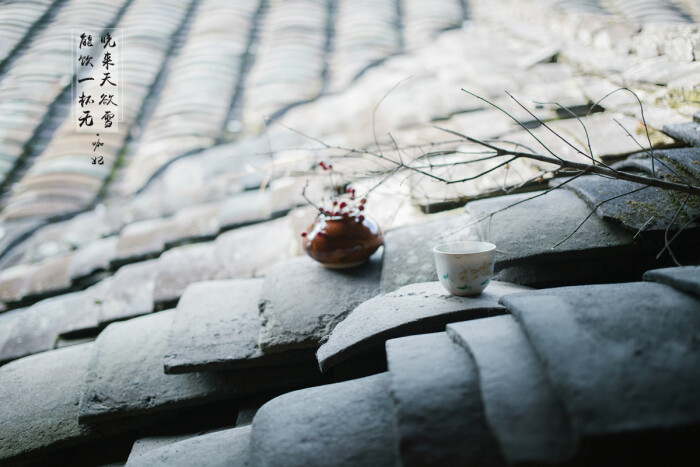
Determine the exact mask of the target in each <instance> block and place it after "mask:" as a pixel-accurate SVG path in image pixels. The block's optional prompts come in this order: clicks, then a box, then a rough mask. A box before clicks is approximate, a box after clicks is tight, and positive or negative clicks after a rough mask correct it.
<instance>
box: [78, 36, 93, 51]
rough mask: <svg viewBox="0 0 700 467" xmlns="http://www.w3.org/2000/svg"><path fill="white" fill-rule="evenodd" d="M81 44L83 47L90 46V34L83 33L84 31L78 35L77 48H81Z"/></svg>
mask: <svg viewBox="0 0 700 467" xmlns="http://www.w3.org/2000/svg"><path fill="white" fill-rule="evenodd" d="M83 46H85V47H92V36H91V35H89V34H88V35H85V33H82V34H81V35H80V42H79V43H78V48H79V49H82V48H83Z"/></svg>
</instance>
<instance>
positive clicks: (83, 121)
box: [78, 110, 93, 127]
mask: <svg viewBox="0 0 700 467" xmlns="http://www.w3.org/2000/svg"><path fill="white" fill-rule="evenodd" d="M78 122H80V123H79V124H78V127H82V126H83V125H85V126H92V124H93V122H92V115H90V111H89V110H83V115H82V116H81V117H79V118H78Z"/></svg>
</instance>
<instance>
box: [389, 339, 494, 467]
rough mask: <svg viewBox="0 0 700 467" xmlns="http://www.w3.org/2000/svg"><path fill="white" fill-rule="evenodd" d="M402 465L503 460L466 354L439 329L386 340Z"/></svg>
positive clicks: (474, 368) (487, 462)
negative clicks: (429, 332)
mask: <svg viewBox="0 0 700 467" xmlns="http://www.w3.org/2000/svg"><path fill="white" fill-rule="evenodd" d="M386 352H387V361H388V364H389V374H390V376H391V394H392V397H393V399H394V401H395V404H396V405H395V408H396V418H397V423H398V431H399V436H400V439H401V443H400V446H401V461H402V463H403V464H404V465H494V466H497V465H505V462H504V461H503V458H502V456H501V454H500V452H499V449H498V444H497V442H496V440H495V438H494V437H493V435H492V434H491V430H490V428H489V426H488V423H487V420H486V418H485V416H484V413H483V412H484V408H483V405H482V403H481V395H480V393H479V375H478V372H477V368H476V365H475V364H474V362H473V360H472V358H471V357H470V356H469V354H468V353H467V352H466V351H465V350H464V349H463V348H462V347H461V346H459V345H458V344H456V343H454V342H452V340H450V338H449V337H447V335H446V334H445V333H438V334H425V335H420V336H409V337H402V338H399V339H392V340H390V341H388V342H387V343H386Z"/></svg>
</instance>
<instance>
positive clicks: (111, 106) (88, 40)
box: [72, 28, 123, 164]
mask: <svg viewBox="0 0 700 467" xmlns="http://www.w3.org/2000/svg"><path fill="white" fill-rule="evenodd" d="M72 38H73V72H74V73H73V76H74V80H73V110H74V112H73V115H74V116H75V119H74V120H75V125H76V131H77V132H78V133H92V134H93V135H94V136H93V138H92V141H91V144H92V151H91V152H92V153H93V157H92V163H93V164H102V163H103V162H102V161H103V158H102V157H101V156H100V155H99V148H100V147H101V146H104V142H102V141H101V140H100V137H99V136H100V133H116V132H118V131H119V122H120V121H121V119H122V116H121V115H122V114H121V106H122V105H123V102H122V99H121V98H122V95H121V93H120V90H121V84H122V79H121V78H122V76H121V65H122V47H121V45H122V38H123V31H122V30H121V29H107V30H96V29H90V28H81V29H73V34H72Z"/></svg>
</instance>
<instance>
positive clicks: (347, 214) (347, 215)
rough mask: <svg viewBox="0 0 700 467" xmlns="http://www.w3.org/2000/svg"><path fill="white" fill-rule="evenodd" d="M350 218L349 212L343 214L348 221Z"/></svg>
mask: <svg viewBox="0 0 700 467" xmlns="http://www.w3.org/2000/svg"><path fill="white" fill-rule="evenodd" d="M348 217H350V214H349V213H348V212H347V211H345V212H344V213H343V218H345V219H347V218H348Z"/></svg>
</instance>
